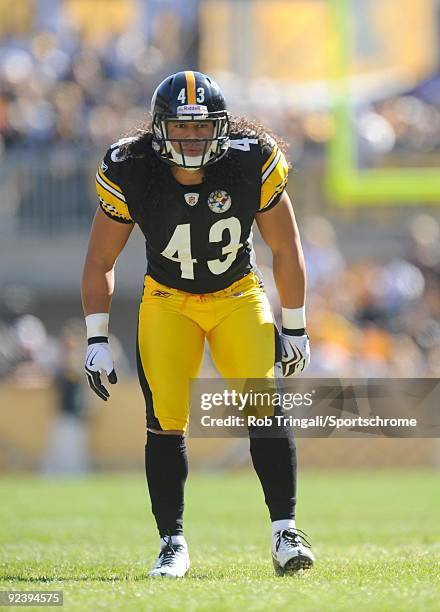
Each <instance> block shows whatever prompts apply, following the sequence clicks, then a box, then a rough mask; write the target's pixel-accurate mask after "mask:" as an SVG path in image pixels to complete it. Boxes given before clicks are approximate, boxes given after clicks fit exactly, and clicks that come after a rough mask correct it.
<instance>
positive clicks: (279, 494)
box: [249, 428, 296, 521]
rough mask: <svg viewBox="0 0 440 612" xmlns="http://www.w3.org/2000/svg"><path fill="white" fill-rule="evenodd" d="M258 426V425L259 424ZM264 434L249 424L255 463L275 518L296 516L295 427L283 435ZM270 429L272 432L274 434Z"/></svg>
mask: <svg viewBox="0 0 440 612" xmlns="http://www.w3.org/2000/svg"><path fill="white" fill-rule="evenodd" d="M257 429H258V428H257ZM279 432H280V430H279V429H278V436H277V437H263V436H262V435H261V434H262V432H261V430H260V431H259V432H258V433H257V435H255V433H256V432H254V431H252V428H249V433H250V450H251V457H252V463H253V465H254V468H255V471H256V472H257V475H258V478H259V479H260V482H261V486H262V487H263V492H264V499H265V501H266V505H267V507H268V508H269V514H270V518H271V520H272V521H278V520H281V519H289V518H295V505H296V448H295V441H294V439H293V435H292V432H291V430H286V431H285V432H284V434H285V435H283V436H282V437H280V435H279ZM270 433H271V432H270V431H269V432H268V435H270Z"/></svg>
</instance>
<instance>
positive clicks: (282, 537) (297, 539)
mask: <svg viewBox="0 0 440 612" xmlns="http://www.w3.org/2000/svg"><path fill="white" fill-rule="evenodd" d="M305 535H306V534H305V533H304V532H303V531H301V530H300V529H293V528H290V529H283V530H281V531H276V532H275V534H274V536H273V540H272V561H273V566H274V568H275V572H276V573H277V575H278V576H285V575H290V574H295V573H296V572H298V571H299V570H305V569H310V568H311V567H312V565H313V563H314V561H315V557H314V556H313V553H312V551H311V550H310V547H311V544H310V542H309V541H308V540H307V538H306V537H305Z"/></svg>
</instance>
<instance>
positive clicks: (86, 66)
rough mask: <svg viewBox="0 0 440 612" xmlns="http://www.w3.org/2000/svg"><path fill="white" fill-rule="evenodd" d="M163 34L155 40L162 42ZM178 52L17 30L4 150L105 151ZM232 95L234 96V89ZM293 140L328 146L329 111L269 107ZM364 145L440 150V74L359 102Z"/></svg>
mask: <svg viewBox="0 0 440 612" xmlns="http://www.w3.org/2000/svg"><path fill="white" fill-rule="evenodd" d="M153 42H154V41H153ZM175 61H176V58H174V57H173V56H172V55H167V53H166V50H164V49H163V48H159V47H158V46H155V45H154V44H152V43H148V42H147V41H146V39H145V37H144V36H143V35H142V34H141V33H133V32H125V33H122V34H120V35H118V36H113V37H106V38H102V39H97V40H94V41H93V42H92V41H91V40H89V39H84V38H83V37H81V36H79V34H78V32H76V31H75V30H73V29H70V30H66V31H62V32H60V33H55V32H49V31H39V32H36V33H35V34H33V35H32V36H30V37H27V38H24V39H20V38H8V39H3V40H2V41H1V49H0V150H11V149H17V148H18V149H20V148H24V147H26V148H27V149H29V148H41V147H43V148H44V147H53V146H54V145H57V144H58V145H68V144H72V145H75V146H78V145H84V146H86V147H92V148H98V149H101V148H102V147H105V146H106V145H107V144H108V143H109V142H113V140H114V138H115V136H116V135H117V134H120V133H124V132H126V131H129V130H131V129H132V128H133V126H134V125H138V124H140V123H141V122H142V121H143V120H144V119H145V105H146V100H149V99H150V97H151V94H152V92H153V90H154V86H155V85H156V84H157V82H158V81H159V80H160V78H161V77H162V76H163V75H165V74H167V73H168V72H170V71H171V72H172V71H173V69H174V68H175ZM229 97H230V98H232V99H233V95H232V92H229ZM261 115H262V117H263V118H264V123H267V121H268V116H269V117H272V119H271V120H270V121H271V122H272V127H273V128H275V129H276V130H277V131H278V132H279V133H281V134H283V136H284V137H285V138H286V140H287V141H288V142H289V143H290V144H291V157H292V161H293V162H298V161H299V160H300V159H302V158H304V156H306V157H307V155H310V154H314V153H315V154H316V153H317V154H322V153H323V150H324V149H323V145H324V144H325V143H326V142H327V140H328V139H329V137H330V135H331V133H332V121H331V117H330V115H329V114H328V113H327V112H324V111H322V112H316V111H310V112H306V111H305V112H301V113H299V112H297V111H294V110H290V111H288V112H287V113H286V112H285V109H283V112H282V114H281V113H280V114H279V116H277V114H276V112H275V113H274V110H273V109H272V110H271V112H270V114H265V113H264V112H263V113H261ZM356 127H357V132H358V135H359V141H360V145H361V147H362V150H363V151H364V153H365V156H366V157H367V161H368V162H370V163H371V160H370V159H369V156H371V155H372V154H373V155H374V156H376V161H377V159H379V161H380V159H381V156H382V155H384V154H388V153H391V152H394V153H396V152H397V153H399V152H401V151H408V152H412V153H416V154H419V155H420V154H423V153H432V152H435V151H439V150H440V77H436V78H434V77H433V78H431V79H430V80H429V81H427V82H426V83H425V84H424V85H421V86H419V87H418V88H417V89H416V90H414V91H412V92H408V94H407V95H399V96H396V97H394V98H392V99H388V100H386V101H383V102H377V103H371V104H369V105H366V106H364V107H362V108H360V109H359V110H358V113H357V116H356Z"/></svg>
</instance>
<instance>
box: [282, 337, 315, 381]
mask: <svg viewBox="0 0 440 612" xmlns="http://www.w3.org/2000/svg"><path fill="white" fill-rule="evenodd" d="M292 331H293V330H289V329H285V328H284V327H283V328H281V334H280V338H281V349H282V358H281V363H282V366H283V376H284V377H288V376H295V375H296V374H298V373H299V372H304V370H305V369H306V368H307V366H308V365H309V363H310V344H309V337H308V335H307V333H304V334H302V335H301V336H292V335H291V333H292Z"/></svg>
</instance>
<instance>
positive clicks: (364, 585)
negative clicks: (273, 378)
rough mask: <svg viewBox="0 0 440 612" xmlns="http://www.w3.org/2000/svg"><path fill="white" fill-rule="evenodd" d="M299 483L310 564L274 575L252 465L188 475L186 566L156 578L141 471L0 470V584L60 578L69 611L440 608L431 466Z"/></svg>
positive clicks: (31, 584) (40, 584)
mask: <svg viewBox="0 0 440 612" xmlns="http://www.w3.org/2000/svg"><path fill="white" fill-rule="evenodd" d="M299 488H300V504H299V510H298V526H299V527H300V528H302V529H304V530H305V531H307V532H308V533H309V534H310V536H311V538H312V539H313V543H314V551H315V553H316V555H317V562H316V565H315V568H314V569H313V570H312V571H311V572H308V573H306V574H303V575H300V576H295V577H288V578H286V577H281V578H279V577H275V576H274V574H273V570H272V563H271V559H270V552H269V542H270V538H269V523H268V519H267V516H266V509H265V506H264V504H263V500H262V494H261V492H260V489H259V486H258V483H257V482H256V479H255V477H254V475H253V474H252V473H247V472H246V473H243V472H241V473H239V474H234V475H218V474H206V475H196V474H192V475H191V476H190V479H189V481H188V485H187V511H186V536H187V540H188V542H189V545H190V553H191V560H192V568H191V570H190V574H189V576H188V577H187V578H185V579H184V580H180V581H167V580H159V581H158V580H152V579H148V578H146V577H145V575H146V571H147V569H148V568H149V567H150V565H151V564H152V563H153V561H154V557H155V555H156V553H157V544H158V543H157V536H156V534H155V530H154V527H153V523H152V520H151V517H150V513H149V510H148V505H147V499H146V490H145V486H144V480H143V477H142V475H134V476H133V475H121V474H118V475H103V476H92V477H89V478H85V479H74V480H48V479H38V478H35V477H7V478H2V479H0V496H1V505H0V550H1V553H0V586H1V588H2V589H3V588H8V589H16V590H26V589H37V590H38V589H39V590H44V589H46V590H47V589H62V590H63V591H64V601H65V605H64V609H66V610H81V611H82V610H123V611H131V610H133V611H136V612H137V611H140V610H242V611H243V610H295V609H297V610H319V611H321V610H325V611H327V610H331V611H333V610H343V611H344V612H345V611H348V610H350V611H351V610H353V611H357V610H368V611H369V612H371V611H375V610H380V611H388V610H389V611H393V612H394V611H398V610H411V611H414V610H439V609H440V584H439V576H440V545H439V541H440V537H439V536H440V486H439V475H438V473H435V472H408V471H407V472H404V471H402V472H380V471H378V472H357V473H343V472H338V473H332V472H329V473H310V472H304V471H303V472H302V473H301V475H300V485H299ZM39 609H41V608H39ZM43 609H49V608H43ZM50 609H54V608H50Z"/></svg>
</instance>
